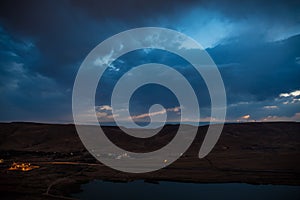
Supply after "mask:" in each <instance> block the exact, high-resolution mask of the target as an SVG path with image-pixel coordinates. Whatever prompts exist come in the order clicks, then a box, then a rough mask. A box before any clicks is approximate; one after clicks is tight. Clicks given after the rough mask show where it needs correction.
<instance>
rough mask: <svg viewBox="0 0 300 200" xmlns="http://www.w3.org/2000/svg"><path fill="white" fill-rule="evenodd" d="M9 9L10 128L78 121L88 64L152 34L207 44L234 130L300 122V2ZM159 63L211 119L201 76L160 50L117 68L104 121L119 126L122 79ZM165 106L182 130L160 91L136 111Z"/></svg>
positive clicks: (1, 62)
mask: <svg viewBox="0 0 300 200" xmlns="http://www.w3.org/2000/svg"><path fill="white" fill-rule="evenodd" d="M0 10H1V11H0V91H1V98H0V110H1V115H0V120H1V121H40V122H58V123H68V122H72V110H71V105H72V99H71V95H72V87H73V83H74V80H75V76H76V73H77V70H78V69H79V66H80V64H81V63H82V61H83V59H84V58H85V57H86V56H87V54H88V53H89V52H90V51H91V50H92V49H93V48H94V47H95V46H96V45H97V44H99V43H100V42H102V41H103V40H105V39H106V38H108V37H110V36H112V35H114V34H116V33H119V32H121V31H125V30H127V29H131V28H137V27H144V26H157V27H165V28H171V29H174V30H177V31H180V32H182V33H184V34H187V35H188V36H190V37H192V38H194V39H195V40H197V41H198V42H199V43H200V44H202V45H203V47H204V48H205V49H206V50H207V52H208V53H209V54H210V56H211V57H212V58H213V60H214V61H215V63H216V64H217V66H218V68H219V70H220V73H221V75H222V78H223V81H224V85H225V89H226V93H227V103H228V107H227V120H228V121H238V120H261V121H264V120H265V121H273V120H275V121H278V120H293V121H295V120H296V121H299V120H300V79H299V75H300V48H299V47H300V4H299V2H297V1H295V2H293V1H274V2H272V3H271V4H270V3H264V2H261V1H255V0H254V1H249V2H247V3H240V2H239V1H222V2H217V1H156V0H155V1H151V2H150V1H145V2H143V1H128V2H127V3H126V2H123V1H106V2H100V1H43V2H39V1H22V2H20V1H16V2H14V1H2V2H1V6H0ZM154 61H155V62H159V63H163V64H167V65H170V66H172V67H174V68H176V70H178V71H179V72H181V73H183V74H184V75H185V76H186V77H187V78H188V79H189V80H190V82H191V85H192V86H193V87H194V89H195V91H196V93H197V96H198V98H199V99H201V101H200V102H201V103H200V109H201V112H203V113H201V116H202V117H201V119H200V120H203V121H205V120H208V119H209V117H210V108H209V106H210V103H209V98H208V97H207V94H208V93H207V89H206V87H205V84H204V83H202V82H201V77H197V76H196V75H195V73H193V69H192V68H191V67H190V66H189V63H186V61H184V60H182V59H180V58H178V57H176V56H175V55H172V54H170V53H167V52H162V51H159V50H152V51H135V52H131V53H128V54H127V55H124V56H123V57H121V58H119V59H118V60H116V61H115V62H114V64H113V67H111V69H110V70H107V72H106V73H105V76H104V77H103V78H102V79H101V84H104V85H105V87H104V89H101V91H98V92H97V94H96V105H97V107H96V110H97V111H98V114H99V117H100V118H101V119H102V120H107V121H110V120H111V116H112V115H111V108H110V107H109V106H110V94H111V90H112V88H113V86H114V84H115V83H116V81H117V79H118V78H120V77H121V75H122V73H124V71H126V70H128V69H130V68H132V67H133V66H136V65H139V64H144V63H147V62H154ZM199 80H200V81H199ZM199 85H200V86H199ZM156 103H160V104H162V105H164V106H165V108H166V111H165V113H167V114H168V117H169V120H170V121H176V119H177V118H176V117H177V116H178V109H177V107H178V102H177V101H176V98H175V97H174V95H172V93H171V92H170V91H168V90H167V89H166V88H163V87H160V86H157V85H152V86H151V85H150V86H145V87H143V88H140V89H139V90H138V91H137V92H136V93H135V94H134V97H133V98H132V102H131V104H132V106H131V108H130V112H131V114H132V115H133V116H135V117H136V119H139V120H147V117H148V116H147V113H148V109H149V107H150V106H151V105H152V104H156ZM148 114H149V113H148ZM160 114H162V112H161V113H159V112H158V113H154V115H160ZM190 120H191V119H190Z"/></svg>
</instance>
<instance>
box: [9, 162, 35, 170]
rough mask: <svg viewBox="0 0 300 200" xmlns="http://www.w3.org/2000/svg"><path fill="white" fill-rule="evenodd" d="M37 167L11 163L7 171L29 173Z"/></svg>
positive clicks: (28, 164)
mask: <svg viewBox="0 0 300 200" xmlns="http://www.w3.org/2000/svg"><path fill="white" fill-rule="evenodd" d="M37 168H39V166H35V165H31V164H30V163H15V162H14V163H13V164H12V165H11V167H10V168H9V169H8V170H10V171H24V172H26V171H30V170H33V169H37Z"/></svg>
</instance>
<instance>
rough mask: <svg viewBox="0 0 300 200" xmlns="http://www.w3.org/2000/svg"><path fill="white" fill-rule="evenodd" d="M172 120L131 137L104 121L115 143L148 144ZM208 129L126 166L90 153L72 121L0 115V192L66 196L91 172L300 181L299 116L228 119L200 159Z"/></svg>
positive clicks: (165, 134) (166, 132)
mask: <svg viewBox="0 0 300 200" xmlns="http://www.w3.org/2000/svg"><path fill="white" fill-rule="evenodd" d="M177 128H178V126H177V125H167V126H165V127H164V128H163V130H162V131H161V132H160V133H159V134H157V135H156V136H154V137H152V138H148V139H137V138H136V139H134V138H131V137H130V136H126V135H124V134H123V133H122V132H121V131H120V130H119V129H118V128H117V127H104V131H105V133H106V134H107V136H108V137H109V138H110V139H111V140H112V141H113V142H115V143H116V144H117V145H118V146H121V147H123V148H126V149H127V150H130V151H136V152H145V151H153V150H155V149H159V148H160V147H162V146H164V145H165V144H166V143H168V141H170V140H171V139H172V137H173V136H174V135H175V133H176V130H177ZM206 130H207V126H203V127H199V130H198V134H197V137H196V138H195V140H194V142H193V144H192V145H191V147H190V148H189V150H188V151H187V152H186V153H185V154H183V155H182V156H181V158H180V159H178V160H177V161H176V162H174V163H173V164H171V165H169V166H168V167H166V168H164V169H161V170H159V171H155V172H151V173H144V174H128V173H122V172H119V171H115V170H113V169H110V168H108V167H106V166H104V165H102V164H101V163H99V162H98V161H97V160H96V159H95V158H93V157H92V156H91V155H90V154H89V152H87V151H86V150H85V148H84V146H83V145H82V143H81V141H80V139H79V137H78V136H77V133H76V130H75V127H74V125H56V124H36V123H1V124H0V138H1V139H0V159H3V163H0V194H1V199H2V197H4V199H57V198H65V197H68V196H69V195H70V194H71V193H73V192H78V191H79V189H80V185H81V184H83V183H87V182H89V181H91V180H94V179H100V180H109V181H121V182H128V181H132V180H137V179H142V180H145V181H147V182H154V183H155V182H157V181H161V180H165V181H178V182H198V183H250V184H274V185H300V161H299V158H300V123H296V122H276V123H275V122H274V123H241V124H226V125H225V127H224V129H223V132H222V135H221V137H220V139H219V141H218V143H217V145H216V146H215V147H214V149H213V151H212V152H211V153H210V154H209V155H208V156H207V157H205V158H204V159H199V158H198V151H199V148H200V146H201V143H202V140H203V137H204V135H205V134H206ZM13 162H30V163H32V164H34V165H38V166H40V168H38V169H34V170H32V171H27V172H23V171H8V170H7V169H8V168H9V167H10V166H11V164H12V163H13Z"/></svg>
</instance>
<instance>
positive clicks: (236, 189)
mask: <svg viewBox="0 0 300 200" xmlns="http://www.w3.org/2000/svg"><path fill="white" fill-rule="evenodd" d="M81 189H82V192H80V193H78V194H74V195H73V197H76V198H79V199H89V200H95V199H97V200H98V199H118V200H119V199H130V200H135V199H138V200H141V199H143V200H148V199H149V200H150V199H151V200H152V199H155V200H159V199H172V200H176V199H180V200H181V199H189V200H191V199H195V200H196V199H197V200H199V199H201V200H202V199H203V200H206V199H209V200H216V199H230V200H235V199H236V200H242V199H243V200H247V199H249V200H259V199H272V200H276V199H277V200H279V199H285V200H293V199H295V200H296V199H300V186H285V185H249V184H245V183H221V184H200V183H199V184H196V183H178V182H166V181H163V182H160V183H159V184H151V183H145V182H143V181H134V182H129V183H113V182H104V181H98V180H97V181H92V182H90V183H88V184H84V185H82V187H81Z"/></svg>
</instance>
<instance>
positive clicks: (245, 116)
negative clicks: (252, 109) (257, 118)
mask: <svg viewBox="0 0 300 200" xmlns="http://www.w3.org/2000/svg"><path fill="white" fill-rule="evenodd" d="M250 117H251V116H250V115H244V116H242V117H241V118H242V119H249V118H250Z"/></svg>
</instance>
